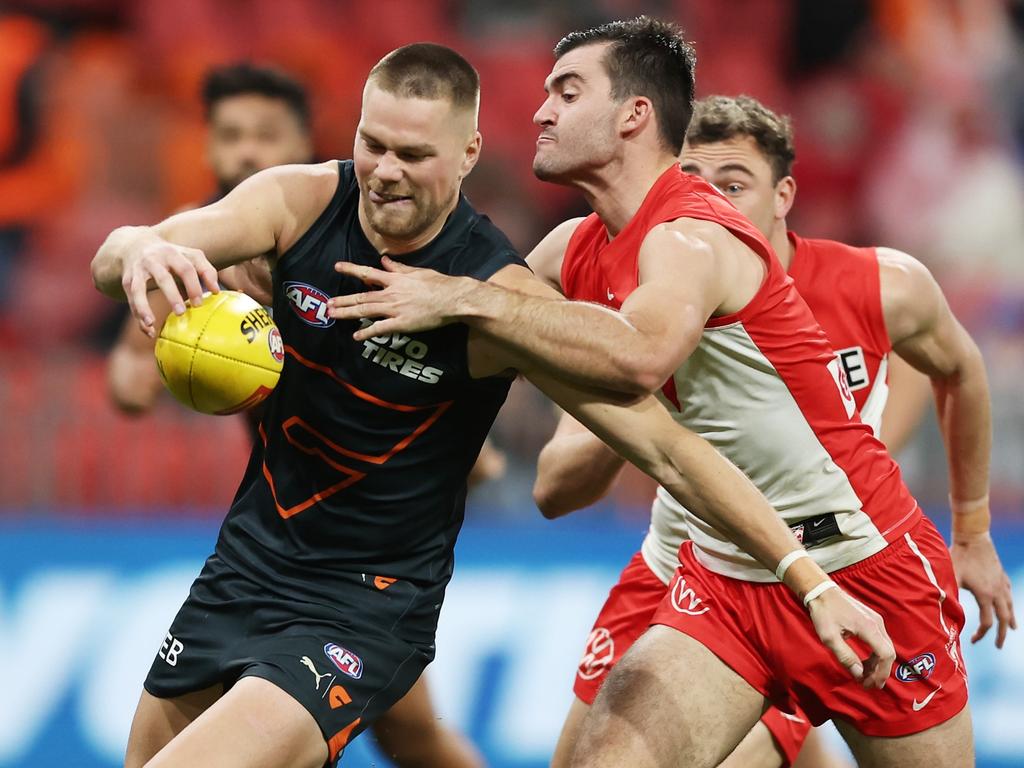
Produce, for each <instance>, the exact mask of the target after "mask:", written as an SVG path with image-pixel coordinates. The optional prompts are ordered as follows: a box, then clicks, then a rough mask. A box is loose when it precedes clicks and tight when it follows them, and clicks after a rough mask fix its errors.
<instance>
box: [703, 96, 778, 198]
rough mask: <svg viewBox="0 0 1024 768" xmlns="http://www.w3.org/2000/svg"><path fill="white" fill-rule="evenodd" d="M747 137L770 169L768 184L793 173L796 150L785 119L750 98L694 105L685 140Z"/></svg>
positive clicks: (712, 99) (719, 99)
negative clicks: (753, 142)
mask: <svg viewBox="0 0 1024 768" xmlns="http://www.w3.org/2000/svg"><path fill="white" fill-rule="evenodd" d="M737 136H740V137H743V136H749V137H750V138H752V139H753V140H754V141H755V142H757V146H758V148H759V149H760V150H761V152H762V153H763V154H764V156H765V158H766V159H767V160H768V164H769V165H771V167H772V177H773V178H772V182H773V183H776V184H778V182H779V180H780V179H783V178H785V177H786V176H790V175H791V174H792V173H793V161H795V160H796V149H795V148H794V146H793V125H792V122H791V121H790V119H789V116H788V115H777V114H775V113H774V112H772V111H771V110H770V109H768V107H766V106H765V105H764V104H762V103H761V102H759V101H758V100H757V99H753V98H751V97H750V96H708V97H707V98H706V99H701V100H700V101H698V102H697V103H696V104H695V105H694V111H693V120H692V121H690V130H689V131H688V132H687V134H686V140H687V141H688V142H689V143H690V144H692V145H697V144H710V143H712V142H716V141H728V140H729V139H734V138H736V137H737Z"/></svg>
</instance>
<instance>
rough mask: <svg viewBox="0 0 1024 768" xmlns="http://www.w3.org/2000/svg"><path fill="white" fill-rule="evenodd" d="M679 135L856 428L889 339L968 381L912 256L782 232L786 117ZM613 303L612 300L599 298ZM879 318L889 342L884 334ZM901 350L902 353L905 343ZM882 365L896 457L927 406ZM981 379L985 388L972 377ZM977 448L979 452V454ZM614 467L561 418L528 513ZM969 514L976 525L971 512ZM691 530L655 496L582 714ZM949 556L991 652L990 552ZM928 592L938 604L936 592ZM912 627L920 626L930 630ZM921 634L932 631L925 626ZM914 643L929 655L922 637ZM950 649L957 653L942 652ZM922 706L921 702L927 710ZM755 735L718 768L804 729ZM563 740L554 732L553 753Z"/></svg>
mask: <svg viewBox="0 0 1024 768" xmlns="http://www.w3.org/2000/svg"><path fill="white" fill-rule="evenodd" d="M690 135H691V138H690V139H689V144H688V147H687V150H686V152H685V153H684V157H683V162H682V167H683V169H684V170H686V171H689V172H691V173H695V174H699V175H701V176H703V177H704V178H706V179H708V180H713V181H714V183H715V184H716V185H717V187H719V188H720V189H721V190H723V191H724V193H725V195H726V196H727V197H728V198H729V200H730V201H731V202H732V203H734V204H735V205H736V206H737V207H738V208H739V210H741V211H742V212H743V213H744V214H746V215H747V216H749V217H750V219H751V221H752V223H754V224H755V225H756V226H757V227H758V229H759V230H760V231H761V232H762V233H764V234H765V235H766V237H770V238H771V239H770V243H771V244H772V245H773V246H774V248H775V249H776V252H777V254H778V256H779V259H780V261H781V263H782V265H783V266H784V267H788V273H789V276H790V277H791V278H792V279H793V280H794V282H795V284H796V287H797V289H798V291H799V292H800V294H801V296H802V297H803V298H804V300H805V301H806V302H807V304H808V306H809V308H810V309H811V311H812V313H813V314H814V316H815V319H816V320H817V321H818V322H819V323H820V325H821V326H822V328H823V330H824V331H825V333H826V335H827V336H828V338H829V340H830V342H831V343H832V345H833V347H834V348H835V352H836V362H837V363H838V365H839V367H840V368H841V369H842V371H843V373H844V374H845V376H846V380H847V383H848V385H849V388H850V393H851V395H852V397H853V399H854V402H855V404H856V407H857V409H858V411H859V412H860V415H861V419H862V421H864V422H865V423H866V424H868V425H869V426H870V427H871V428H872V430H873V432H874V433H875V435H876V436H881V434H882V431H881V421H882V413H883V411H884V410H885V407H886V402H887V399H888V394H889V371H890V365H889V364H890V356H891V353H892V351H893V339H896V341H897V342H899V343H900V344H901V352H903V353H904V354H908V357H912V358H913V359H914V367H917V368H919V369H921V370H924V371H926V372H927V373H928V374H929V375H930V376H931V378H932V381H933V383H934V384H935V385H936V387H937V391H945V392H947V393H948V391H949V381H948V380H949V379H950V378H954V376H953V372H954V371H956V372H957V373H956V376H955V378H957V379H960V378H961V377H962V378H963V379H965V380H970V379H973V380H977V379H978V378H979V374H978V366H979V364H980V360H979V359H978V358H977V349H976V347H974V345H973V343H971V342H970V338H969V336H967V335H966V333H964V332H963V329H962V328H960V327H959V324H957V323H956V321H955V318H953V317H952V315H951V313H950V312H949V310H948V307H946V306H945V302H944V301H943V300H942V296H941V292H939V291H938V290H937V288H936V287H935V285H934V281H933V280H932V279H931V277H930V276H929V275H928V274H927V271H926V270H923V268H921V267H920V265H919V264H918V263H917V262H915V261H914V260H913V259H912V258H911V257H909V256H906V254H901V253H899V252H896V251H892V250H891V249H884V248H873V247H872V248H857V247H853V246H849V245H846V244H843V243H839V242H836V241H831V240H815V239H808V238H801V237H799V236H798V235H796V234H795V233H793V232H791V231H787V229H786V226H785V225H786V222H785V216H786V213H787V212H788V210H789V206H790V205H791V204H792V199H793V193H794V192H795V183H794V182H793V179H792V176H791V175H790V169H791V165H792V160H793V152H792V136H791V134H790V133H789V125H788V122H787V121H786V120H785V119H784V118H779V117H778V116H776V115H774V114H773V113H771V112H770V111H769V110H767V109H766V108H764V107H763V106H762V105H760V104H758V103H757V102H755V101H754V100H752V99H749V98H747V97H740V98H738V99H732V98H727V97H713V98H710V99H707V100H705V101H703V102H700V103H699V104H698V105H697V109H696V114H695V117H694V120H693V123H691V127H690ZM883 271H884V272H885V275H886V287H885V289H883V285H882V283H883V278H882V273H883ZM905 274H910V275H911V279H910V280H909V281H908V282H909V289H908V287H907V286H906V285H903V284H902V283H903V280H902V279H901V278H902V277H903V275H905ZM894 276H895V279H894ZM612 293H613V291H610V290H609V291H608V294H607V295H606V297H607V296H608V295H610V294H612ZM936 307H937V309H938V311H936ZM887 313H888V321H889V324H890V325H892V326H893V328H892V329H890V328H889V327H887ZM922 318H924V320H922ZM908 320H909V321H911V322H909V323H908ZM915 336H921V337H925V338H927V339H928V343H927V344H926V345H925V346H928V347H930V349H929V351H928V352H927V353H926V354H924V355H921V354H920V353H919V351H918V350H917V349H915V348H914V347H915V346H920V344H917V345H915V344H914V343H913V342H914V337H915ZM908 340H909V341H910V342H911V343H909V344H908ZM936 342H938V343H936ZM904 348H906V349H904ZM940 350H941V351H940ZM943 358H945V359H943ZM893 364H894V368H893V370H894V371H895V372H896V376H895V377H894V384H895V385H896V386H897V390H898V393H897V397H896V408H894V409H893V411H894V412H889V411H887V412H886V435H887V440H888V441H889V442H890V444H891V443H895V444H897V445H899V444H901V443H902V442H904V441H905V440H906V438H907V437H908V436H909V433H910V432H911V431H912V429H913V427H914V425H915V423H916V421H917V419H918V418H919V417H920V414H921V409H922V407H923V406H924V404H925V403H924V400H925V398H926V397H927V391H926V389H925V387H924V386H922V384H924V383H925V382H927V379H926V377H925V376H923V375H921V374H920V373H917V372H916V371H914V370H913V368H911V366H910V365H908V364H907V363H905V362H902V361H901V360H900V359H899V358H895V359H894V360H893ZM915 377H916V378H915ZM980 378H981V379H982V381H983V370H982V371H981V376H980ZM980 394H981V398H979V399H980V400H982V401H987V394H986V393H984V392H982V393H980ZM983 411H984V409H981V410H979V411H978V412H977V413H974V414H970V415H966V414H965V416H966V418H965V423H966V424H967V425H968V426H967V428H965V429H963V430H962V434H976V433H983V432H984V431H985V423H986V419H985V414H984V413H983ZM972 440H973V438H972ZM974 442H976V443H977V444H978V445H984V441H974ZM982 450H985V449H982ZM972 463H974V464H977V465H978V466H984V465H986V462H985V461H984V457H983V456H982V455H981V454H977V455H972V452H969V451H967V452H965V451H960V450H957V451H954V452H952V453H951V468H950V469H951V476H952V477H953V479H954V480H955V481H958V482H957V483H956V484H957V485H958V486H960V487H963V486H964V485H965V483H964V476H963V471H962V469H963V467H965V466H968V467H969V466H970V465H971V464H972ZM620 465H621V462H619V461H618V460H617V459H615V458H614V456H612V455H611V454H610V452H608V451H607V450H602V449H601V446H600V444H599V442H598V441H596V440H595V439H593V437H592V436H589V435H586V434H585V433H584V432H582V430H581V429H580V428H579V425H576V424H575V423H574V422H573V421H572V420H571V419H570V418H568V417H563V420H562V422H561V423H560V424H559V428H558V431H557V432H556V435H555V437H554V438H553V439H552V440H551V441H550V442H549V444H548V445H547V446H546V447H545V449H544V452H543V453H542V455H541V460H540V462H539V463H538V481H537V486H536V493H535V495H536V497H537V501H538V504H539V506H541V509H542V511H543V512H544V513H545V515H546V516H549V517H554V516H558V515H561V514H565V513H566V512H569V511H572V510H573V509H576V508H579V507H582V506H585V505H587V504H590V503H593V502H594V501H596V500H597V499H598V498H600V496H601V495H603V493H604V492H606V490H607V489H608V487H610V485H611V483H612V482H613V480H614V478H615V476H616V475H617V469H618V467H619V466H620ZM979 479H980V483H981V484H982V487H984V485H983V484H984V483H985V481H986V480H987V478H986V477H985V476H981V477H980V478H977V477H975V478H972V479H971V485H972V486H975V485H978V482H979ZM972 490H973V489H972ZM958 511H959V510H958ZM972 514H974V515H975V516H976V513H972ZM967 517H969V516H964V515H957V516H955V518H954V531H956V530H957V528H958V527H962V525H961V526H958V525H957V523H958V521H963V520H965V519H967ZM692 522H693V520H692V516H690V515H688V514H687V512H686V510H685V509H684V508H683V507H682V506H681V505H679V504H678V503H677V502H676V501H675V500H674V499H673V498H672V497H671V496H669V495H668V494H665V493H664V492H663V491H662V490H661V489H659V491H658V494H657V497H656V499H655V501H654V504H653V506H652V520H651V526H650V529H649V531H648V534H647V536H646V537H645V539H644V542H643V545H642V550H641V552H638V553H637V554H636V555H635V556H634V558H633V559H632V560H631V561H630V563H629V565H628V566H627V567H626V569H625V570H624V571H623V572H622V575H621V577H620V579H619V582H618V583H617V584H616V585H615V586H614V587H613V588H612V590H611V592H610V594H609V596H608V599H607V601H606V603H605V605H604V607H603V608H602V610H601V612H600V614H599V616H598V618H597V620H596V621H595V624H594V629H593V631H592V632H591V635H590V638H589V639H588V642H587V647H586V650H585V653H584V655H583V659H582V661H581V663H580V665H579V669H578V671H577V676H576V682H575V685H574V691H575V693H576V696H577V698H578V699H579V702H582V704H584V705H590V704H592V703H593V701H594V698H595V696H596V694H597V691H598V689H599V688H600V686H601V685H602V684H603V682H604V679H605V677H606V676H607V675H608V673H609V672H610V670H611V668H612V667H613V666H614V665H615V664H616V663H617V662H618V660H619V658H621V656H622V655H623V654H624V653H625V651H626V650H627V649H628V647H629V646H630V645H631V644H632V643H633V642H634V641H635V640H636V639H637V637H638V636H639V635H640V634H641V633H642V632H643V630H644V629H645V628H646V626H647V625H648V624H649V623H650V622H651V620H652V618H653V617H654V614H655V612H656V611H657V608H658V605H659V603H660V602H661V598H662V596H663V595H664V594H665V591H666V589H667V587H668V585H669V583H670V581H671V580H672V578H673V575H674V573H675V570H676V567H677V565H678V563H679V557H678V554H677V553H678V552H679V546H680V543H681V542H683V541H685V540H686V539H687V538H688V537H689V535H690V530H689V526H690V524H691V523H692ZM922 528H923V530H921V531H920V532H915V538H917V539H918V541H917V542H915V543H916V544H917V545H918V548H917V550H916V551H917V553H918V554H919V555H921V557H920V558H918V559H919V562H918V564H917V567H916V571H921V565H922V563H923V562H925V561H926V560H927V558H928V556H929V555H932V554H934V555H935V558H934V559H935V560H936V561H937V563H942V561H944V560H946V558H945V557H944V554H945V553H944V551H943V550H944V544H943V543H942V541H941V539H940V538H939V537H938V536H937V535H936V534H935V532H934V528H933V527H932V526H931V525H930V522H928V521H924V523H922ZM924 529H927V530H924ZM794 530H795V531H796V532H797V533H798V535H800V536H802V537H803V538H804V541H805V543H806V544H807V545H808V547H810V548H811V549H812V551H813V548H814V547H816V546H818V545H819V543H820V540H821V538H822V535H823V534H824V535H826V536H828V535H831V534H832V533H833V532H834V531H833V529H832V528H831V524H830V523H829V522H826V521H821V520H820V519H819V520H815V519H810V520H803V521H801V522H798V523H796V524H795V525H794ZM961 533H963V532H962V531H961ZM969 550H970V551H971V553H970V554H968V551H969ZM953 551H954V557H955V558H956V557H958V558H959V564H958V570H960V571H961V572H962V577H963V578H962V580H961V581H962V583H963V584H964V586H967V587H968V588H969V589H971V591H972V592H974V594H975V596H976V598H977V599H978V602H979V606H980V607H981V612H982V627H981V628H980V629H979V631H978V633H977V634H976V635H975V637H974V639H975V640H976V639H978V638H979V637H980V636H981V635H982V634H984V631H985V630H986V629H987V627H988V623H989V621H990V619H989V620H986V618H985V615H986V613H988V614H989V615H991V611H992V608H994V609H995V612H996V614H997V615H998V618H999V622H1000V632H999V634H998V636H997V645H1001V644H1002V637H1003V636H1004V634H1005V630H1006V627H1007V626H1012V623H1013V621H1012V619H1013V617H1012V607H1011V606H1010V604H1009V603H1003V604H1002V605H1001V604H1000V601H1001V597H1002V596H1001V595H1000V594H999V590H998V589H994V588H993V587H992V585H997V586H1000V587H1001V586H1005V585H1007V584H1008V582H1007V581H1006V577H1005V574H1004V573H1003V572H1002V568H1001V566H1000V564H999V561H998V557H997V556H996V555H995V551H994V549H993V548H992V546H991V540H990V539H988V537H987V535H984V536H974V535H970V534H968V535H961V536H959V537H957V536H956V535H955V536H954V550H953ZM879 557H886V556H885V555H880V556H879ZM875 559H876V558H872V560H875ZM903 565H905V563H903ZM876 567H877V566H876ZM855 568H858V569H859V568H860V566H856V567H855ZM886 568H887V570H888V571H889V574H888V575H889V577H890V578H895V577H896V574H895V571H898V570H900V568H899V563H896V564H893V563H889V564H888V565H887V566H886ZM946 571H948V569H947V568H945V567H944V566H943V567H942V568H940V569H937V570H936V572H938V573H939V577H938V581H939V582H940V583H942V584H944V586H945V587H946V588H947V589H950V588H951V585H952V575H951V573H948V572H946ZM931 575H934V572H933V573H932V574H931ZM906 577H907V579H908V580H909V581H920V580H921V579H920V577H921V573H917V572H915V569H914V568H912V569H911V571H910V572H909V573H907V574H906ZM897 580H898V579H897ZM930 581H931V582H932V584H931V586H928V585H927V584H925V585H924V587H925V589H934V587H936V586H937V584H935V583H934V582H935V579H930ZM1000 582H1001V584H1000ZM938 591H939V592H940V593H941V592H942V588H941V587H940V588H939V590H938ZM943 603H944V605H943ZM677 605H678V604H677ZM940 605H943V609H944V610H943V611H942V612H940V618H942V621H943V622H944V623H945V625H944V626H941V625H940V628H941V630H942V632H945V633H947V634H948V635H949V637H950V644H951V646H952V644H953V643H952V638H953V636H954V634H955V633H956V632H957V631H958V629H959V627H958V626H957V624H958V620H959V621H962V615H961V614H960V612H959V606H958V605H956V604H955V602H954V601H945V600H940ZM683 607H684V608H685V607H687V606H686V605H684V606H683ZM923 618H925V619H926V620H928V617H923ZM927 623H929V624H934V621H928V622H927ZM920 637H921V639H922V640H924V641H925V642H927V634H925V635H921V636H920ZM951 650H954V649H953V648H952V647H951ZM925 658H926V659H927V658H928V657H927V656H926V657H925ZM960 672H961V673H962V670H960ZM904 677H907V678H908V679H906V680H905V679H904ZM904 677H900V676H899V675H897V679H898V680H900V681H901V682H903V683H906V684H907V687H911V686H912V685H914V684H916V683H914V680H916V679H917V677H916V676H915V675H914V674H910V673H907V672H906V670H904ZM957 677H958V678H959V679H961V680H962V674H957ZM950 687H956V688H959V689H960V690H959V693H958V694H957V695H955V696H953V697H950V698H947V700H946V701H944V702H942V707H943V708H944V709H945V712H946V715H947V716H948V715H949V714H953V713H955V712H956V711H958V710H959V708H960V707H961V706H962V701H963V699H962V696H963V695H964V691H963V685H962V682H961V683H960V684H955V683H954V684H953V685H947V688H950ZM922 698H924V697H922ZM910 703H911V704H913V705H914V706H912V707H911V709H912V710H914V711H917V704H918V702H917V700H916V699H915V700H914V701H913V702H910ZM929 703H932V700H931V699H929ZM935 706H936V705H935V704H934V703H933V707H932V709H933V712H932V713H929V715H934V709H935ZM762 723H763V726H764V727H765V728H766V730H765V728H761V729H760V730H759V729H758V728H755V730H754V731H751V733H750V734H748V737H747V739H746V740H745V741H744V742H743V744H741V745H740V746H739V747H738V748H737V750H736V751H735V752H734V753H733V754H732V755H731V756H730V757H729V758H728V759H727V760H726V762H725V763H723V766H725V768H738V767H739V766H743V765H748V764H749V763H750V762H751V761H757V764H758V765H769V764H771V765H780V764H782V765H785V764H787V763H791V762H792V761H793V760H794V759H795V758H796V756H797V754H798V753H799V752H800V749H801V746H802V745H803V744H804V740H805V738H806V736H807V732H808V729H809V727H810V725H809V723H808V721H807V719H806V716H805V713H803V712H801V711H799V710H797V711H796V713H795V714H787V713H784V712H781V711H780V710H778V709H776V708H774V707H772V708H770V709H769V710H768V711H767V712H766V713H765V715H764V716H763V717H762ZM568 731H569V726H568V725H567V732H568ZM567 732H563V740H564V739H565V738H566V735H567ZM769 734H770V737H769ZM771 740H774V743H775V747H776V756H775V762H773V763H770V762H768V761H767V758H766V755H767V752H768V751H769V750H770V748H771V747H770V741H771ZM812 742H813V743H812ZM812 742H808V744H807V747H808V749H807V750H805V752H806V754H805V758H806V759H807V760H809V762H808V763H807V764H808V765H817V766H826V765H827V766H832V765H834V764H837V763H835V762H834V758H832V757H831V756H829V755H828V754H826V753H825V752H824V748H823V745H822V744H820V742H819V741H818V740H812Z"/></svg>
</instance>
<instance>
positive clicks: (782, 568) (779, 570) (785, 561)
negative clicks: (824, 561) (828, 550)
mask: <svg viewBox="0 0 1024 768" xmlns="http://www.w3.org/2000/svg"><path fill="white" fill-rule="evenodd" d="M801 557H810V555H808V554H807V550H806V549H803V548H800V549H794V550H793V551H792V552H790V553H789V554H788V555H786V556H785V557H784V558H782V559H781V560H780V561H779V564H778V565H777V566H776V567H775V578H777V579H778V580H779V581H782V580H783V579H785V577H786V571H788V570H789V566H791V565H792V564H793V563H795V562H796V561H797V560H799V559H800V558H801Z"/></svg>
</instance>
